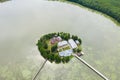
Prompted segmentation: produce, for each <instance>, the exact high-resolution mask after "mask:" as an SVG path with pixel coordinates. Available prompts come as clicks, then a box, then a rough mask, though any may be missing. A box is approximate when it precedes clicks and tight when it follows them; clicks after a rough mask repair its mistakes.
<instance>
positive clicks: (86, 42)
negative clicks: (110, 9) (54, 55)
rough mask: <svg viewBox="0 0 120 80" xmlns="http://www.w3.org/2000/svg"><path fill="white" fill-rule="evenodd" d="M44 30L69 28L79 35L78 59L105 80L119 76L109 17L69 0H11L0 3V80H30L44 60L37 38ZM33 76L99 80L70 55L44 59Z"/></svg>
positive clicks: (115, 29)
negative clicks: (64, 59) (62, 60)
mask: <svg viewBox="0 0 120 80" xmlns="http://www.w3.org/2000/svg"><path fill="white" fill-rule="evenodd" d="M50 32H69V33H71V34H73V35H77V36H78V37H81V39H82V42H83V43H82V47H83V52H84V53H85V54H84V56H82V59H84V60H85V61H87V62H88V63H89V64H91V65H92V66H93V67H94V68H96V69H97V70H98V71H100V72H101V73H103V74H104V75H105V76H106V77H107V78H109V79H111V80H119V79H120V76H119V75H120V72H119V71H120V67H119V66H120V27H119V26H118V25H116V24H115V23H114V22H113V21H111V20H110V19H109V18H106V17H104V16H103V15H101V14H98V13H96V12H93V11H92V10H89V9H87V8H83V7H80V6H76V5H73V4H69V3H63V2H57V1H44V0H12V1H8V2H5V3H0V80H32V78H33V77H34V76H35V74H36V72H37V71H38V69H39V68H40V66H41V65H42V63H43V62H44V61H45V60H44V58H42V57H41V56H40V53H39V51H38V49H37V46H36V43H37V40H38V39H39V38H40V37H41V36H42V35H44V34H47V33H50ZM37 79H38V80H102V79H101V78H100V77H99V76H98V75H97V74H96V73H94V72H93V71H91V70H90V69H89V68H88V67H86V66H85V65H84V64H82V63H81V62H80V61H78V60H77V59H76V58H73V59H72V60H71V61H70V62H69V63H67V64H55V63H50V62H47V63H46V64H45V66H44V68H43V69H42V71H41V73H40V74H39V75H38V77H37Z"/></svg>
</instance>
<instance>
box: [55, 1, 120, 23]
mask: <svg viewBox="0 0 120 80" xmlns="http://www.w3.org/2000/svg"><path fill="white" fill-rule="evenodd" d="M55 1H61V2H70V3H73V4H75V5H77V4H78V6H79V5H81V6H84V7H86V8H88V9H92V10H95V11H96V12H97V11H98V12H100V13H102V14H103V15H104V16H105V17H108V18H110V19H111V20H112V21H113V22H115V24H117V25H120V15H119V14H120V12H119V10H118V11H117V14H114V13H115V12H112V11H109V9H107V10H106V11H103V10H104V6H103V7H100V9H96V6H94V5H91V4H90V5H89V4H87V5H85V4H82V3H80V2H79V1H78V0H55ZM83 2H84V0H83ZM84 3H85V2H84ZM93 7H95V8H93ZM97 7H98V6H97ZM118 8H119V7H118ZM107 11H108V12H107Z"/></svg>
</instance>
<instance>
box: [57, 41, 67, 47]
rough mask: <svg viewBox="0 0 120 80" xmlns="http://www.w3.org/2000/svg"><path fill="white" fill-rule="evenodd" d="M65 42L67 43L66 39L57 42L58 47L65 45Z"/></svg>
mask: <svg viewBox="0 0 120 80" xmlns="http://www.w3.org/2000/svg"><path fill="white" fill-rule="evenodd" d="M67 44H68V42H67V41H62V42H58V47H62V46H65V45H67Z"/></svg>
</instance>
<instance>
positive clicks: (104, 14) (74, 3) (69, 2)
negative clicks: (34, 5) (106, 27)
mask: <svg viewBox="0 0 120 80" xmlns="http://www.w3.org/2000/svg"><path fill="white" fill-rule="evenodd" d="M48 1H54V0H48ZM55 1H60V2H65V3H68V4H73V5H75V6H78V7H81V8H84V9H87V10H89V11H91V12H95V13H97V14H100V15H102V16H104V17H106V18H108V19H110V20H111V21H112V22H113V23H115V25H118V26H120V22H118V21H117V20H116V19H115V18H113V17H112V16H110V15H108V14H106V13H104V12H101V11H99V10H95V9H92V8H90V7H87V6H84V5H82V4H79V3H76V2H72V1H66V0H63V1H62V0H55Z"/></svg>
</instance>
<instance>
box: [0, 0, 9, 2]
mask: <svg viewBox="0 0 120 80" xmlns="http://www.w3.org/2000/svg"><path fill="white" fill-rule="evenodd" d="M5 1H9V0H0V2H5Z"/></svg>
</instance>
